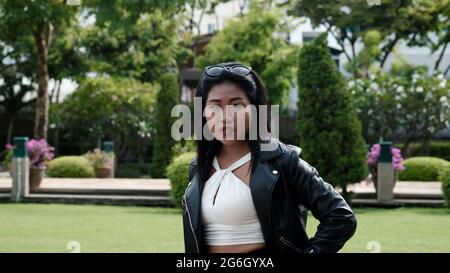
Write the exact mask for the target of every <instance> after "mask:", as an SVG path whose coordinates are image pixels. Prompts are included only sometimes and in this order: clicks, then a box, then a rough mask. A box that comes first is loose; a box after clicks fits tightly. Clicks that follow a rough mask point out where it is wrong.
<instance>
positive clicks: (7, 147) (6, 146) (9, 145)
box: [5, 143, 13, 150]
mask: <svg viewBox="0 0 450 273" xmlns="http://www.w3.org/2000/svg"><path fill="white" fill-rule="evenodd" d="M5 148H6V150H11V149H12V148H13V145H11V144H10V143H8V144H6V145H5Z"/></svg>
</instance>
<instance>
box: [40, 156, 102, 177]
mask: <svg viewBox="0 0 450 273" xmlns="http://www.w3.org/2000/svg"><path fill="white" fill-rule="evenodd" d="M47 174H48V176H50V177H61V178H91V177H95V175H94V168H93V167H92V166H91V164H89V161H88V160H87V159H86V158H84V157H83V156H61V157H58V158H55V159H53V160H52V161H50V162H49V165H48V170H47Z"/></svg>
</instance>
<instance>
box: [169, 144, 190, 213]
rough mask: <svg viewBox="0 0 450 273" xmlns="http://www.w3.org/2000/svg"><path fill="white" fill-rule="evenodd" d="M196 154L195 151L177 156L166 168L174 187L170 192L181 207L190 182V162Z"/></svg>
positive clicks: (176, 203)
mask: <svg viewBox="0 0 450 273" xmlns="http://www.w3.org/2000/svg"><path fill="white" fill-rule="evenodd" d="M195 156H196V153H195V152H189V153H184V154H181V155H179V156H177V157H175V158H174V159H173V161H172V163H170V164H169V166H167V168H166V173H167V177H168V178H169V179H170V185H171V187H172V190H171V193H170V194H171V197H172V199H173V200H174V202H175V206H177V207H181V200H182V199H183V195H184V191H185V190H186V187H187V185H188V184H189V164H190V163H191V161H192V159H193V158H194V157H195Z"/></svg>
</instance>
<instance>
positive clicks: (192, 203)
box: [182, 63, 356, 253]
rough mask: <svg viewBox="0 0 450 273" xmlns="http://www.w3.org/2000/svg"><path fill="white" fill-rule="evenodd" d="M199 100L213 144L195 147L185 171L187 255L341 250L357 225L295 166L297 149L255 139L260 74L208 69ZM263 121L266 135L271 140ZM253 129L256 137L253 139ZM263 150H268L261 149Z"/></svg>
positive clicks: (233, 67)
mask: <svg viewBox="0 0 450 273" xmlns="http://www.w3.org/2000/svg"><path fill="white" fill-rule="evenodd" d="M196 96H197V97H201V99H202V114H203V118H202V125H203V126H205V125H206V128H207V130H206V132H210V133H211V135H212V136H213V138H212V139H211V138H207V137H202V138H201V139H200V140H197V157H196V158H194V160H193V161H192V162H191V164H190V167H189V180H190V183H189V185H188V187H187V188H186V192H185V195H184V198H183V202H182V205H183V212H184V214H183V227H184V241H185V250H186V252H197V253H225V252H226V253H244V252H256V253H258V252H259V253H302V252H309V253H310V252H337V251H338V250H339V249H341V248H342V246H343V245H344V243H345V242H346V241H347V240H348V239H350V237H352V236H353V234H354V232H355V230H356V218H355V216H354V214H353V212H352V210H351V209H350V207H349V206H348V204H347V203H346V202H345V200H344V199H343V198H342V197H341V196H340V195H339V193H337V192H336V191H335V190H334V189H333V187H332V186H331V185H330V184H328V183H326V182H325V181H323V179H322V178H321V177H320V176H319V174H318V172H317V170H316V169H315V168H314V167H312V166H310V165H309V164H308V163H307V162H305V161H304V160H302V159H301V158H300V152H301V149H300V148H299V147H296V146H293V145H287V144H284V143H282V142H281V141H279V140H277V139H276V138H273V137H271V138H269V139H268V140H266V139H265V138H264V137H263V135H262V134H261V133H260V131H262V132H264V130H260V128H259V124H260V123H259V122H258V121H260V119H261V118H262V117H263V116H265V115H262V113H261V112H260V109H259V107H258V106H260V105H266V90H265V88H264V85H263V83H262V81H261V79H260V77H259V76H258V74H257V73H256V72H255V71H253V70H252V69H251V68H250V67H247V66H245V65H242V64H240V63H221V64H217V65H213V66H209V67H207V68H206V69H205V71H204V74H203V77H202V80H201V82H200V84H199V86H198V89H197V93H196ZM230 106H233V107H234V108H233V109H232V110H230V108H232V107H230ZM252 107H253V109H256V111H250V109H252ZM220 110H221V111H220ZM268 121H270V118H268V119H267V122H265V123H264V126H266V128H264V129H266V130H267V131H269V132H270V126H269V122H268ZM244 125H245V126H244ZM255 127H256V129H257V130H256V132H257V135H256V137H250V136H252V134H250V133H249V132H251V130H252V129H255ZM237 136H241V137H237ZM242 136H244V137H242ZM264 144H268V145H269V144H270V145H272V146H271V147H273V148H272V149H262V147H263V145H264ZM307 210H310V211H311V212H312V214H313V215H314V217H315V218H317V219H318V220H319V221H320V224H319V226H318V228H317V232H316V233H315V235H314V237H312V238H308V236H307V234H306V231H305V227H306V215H307Z"/></svg>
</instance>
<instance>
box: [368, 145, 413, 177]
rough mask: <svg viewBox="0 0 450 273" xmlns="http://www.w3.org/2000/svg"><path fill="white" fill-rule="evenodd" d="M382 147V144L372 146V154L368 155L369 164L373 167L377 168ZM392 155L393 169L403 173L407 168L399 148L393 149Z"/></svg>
mask: <svg viewBox="0 0 450 273" xmlns="http://www.w3.org/2000/svg"><path fill="white" fill-rule="evenodd" d="M380 152H381V146H380V144H374V145H372V148H371V149H370V152H369V153H368V154H367V164H368V165H369V166H371V167H375V168H376V166H377V164H378V158H379V157H380ZM391 154H392V167H393V168H394V170H396V171H403V170H404V169H405V166H403V157H402V152H401V150H400V149H399V148H396V147H391Z"/></svg>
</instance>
